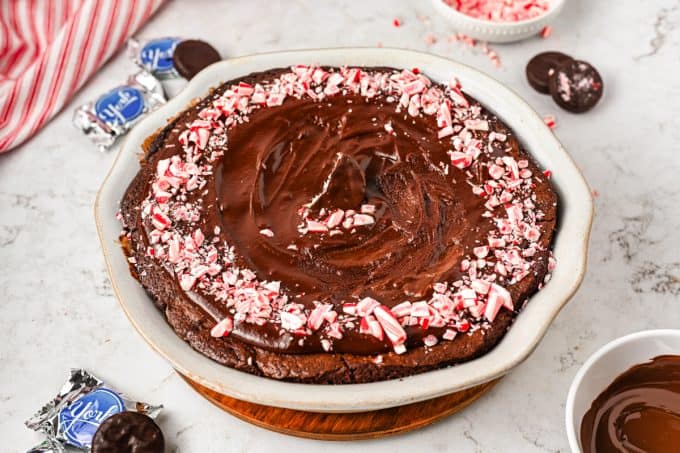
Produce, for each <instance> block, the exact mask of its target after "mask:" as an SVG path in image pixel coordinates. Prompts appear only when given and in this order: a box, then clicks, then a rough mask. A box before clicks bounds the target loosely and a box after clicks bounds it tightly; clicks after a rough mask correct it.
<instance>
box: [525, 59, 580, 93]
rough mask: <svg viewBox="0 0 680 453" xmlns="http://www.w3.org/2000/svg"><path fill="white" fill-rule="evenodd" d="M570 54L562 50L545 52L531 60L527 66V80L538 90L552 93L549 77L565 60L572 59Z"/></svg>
mask: <svg viewBox="0 0 680 453" xmlns="http://www.w3.org/2000/svg"><path fill="white" fill-rule="evenodd" d="M571 60H572V58H571V57H570V56H569V55H566V54H563V53H561V52H543V53H539V54H538V55H536V56H535V57H534V58H532V59H531V60H529V63H528V64H527V68H526V74H527V80H528V81H529V85H531V86H532V87H533V88H534V89H535V90H536V91H538V92H540V93H544V94H550V88H549V86H548V79H549V76H550V73H551V71H553V70H554V69H555V68H556V67H557V66H559V65H560V64H562V63H564V62H565V61H571Z"/></svg>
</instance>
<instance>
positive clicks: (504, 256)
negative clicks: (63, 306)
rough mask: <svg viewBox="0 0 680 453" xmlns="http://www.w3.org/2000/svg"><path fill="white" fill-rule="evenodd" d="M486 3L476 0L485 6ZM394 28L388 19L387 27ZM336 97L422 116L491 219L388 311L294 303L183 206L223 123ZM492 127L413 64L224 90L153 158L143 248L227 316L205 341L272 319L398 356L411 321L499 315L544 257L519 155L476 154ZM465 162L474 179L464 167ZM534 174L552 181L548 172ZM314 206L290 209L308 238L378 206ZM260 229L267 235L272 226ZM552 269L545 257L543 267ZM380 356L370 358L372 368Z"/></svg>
mask: <svg viewBox="0 0 680 453" xmlns="http://www.w3.org/2000/svg"><path fill="white" fill-rule="evenodd" d="M463 3H464V4H465V5H468V6H469V5H471V4H472V3H475V4H478V3H479V2H462V3H461V5H462V4H463ZM493 3H494V2H481V4H483V5H487V6H488V5H489V4H493ZM504 3H507V2H504ZM524 3H526V2H524ZM531 3H537V4H540V3H541V2H531ZM531 9H533V7H532V8H531ZM504 14H505V13H504ZM508 14H510V13H508ZM400 24H401V22H398V20H397V19H395V26H399V25H400ZM343 93H359V94H361V95H362V96H364V97H365V98H366V99H371V98H375V97H377V96H384V97H385V98H386V99H389V98H392V99H394V102H395V104H396V106H395V108H396V109H397V111H398V112H400V113H403V114H404V115H410V116H412V117H426V118H427V117H429V118H431V121H432V122H433V125H435V124H436V127H437V135H438V137H439V139H441V140H447V141H448V143H450V146H451V150H450V151H449V157H450V160H451V162H446V163H443V164H446V165H447V166H448V165H449V164H450V165H452V166H453V167H455V168H457V169H459V170H460V173H461V175H462V177H463V178H466V180H467V182H468V184H469V185H470V187H471V191H472V193H473V194H475V195H476V196H478V197H480V199H481V200H482V201H483V206H484V209H485V211H484V213H483V217H486V218H488V219H489V222H490V223H491V224H492V225H493V226H494V228H492V230H491V231H490V232H489V234H488V237H487V238H485V242H484V243H481V244H479V245H478V246H477V247H474V249H473V250H471V251H470V253H469V254H467V255H466V256H465V257H464V259H463V260H462V262H461V263H460V270H461V272H462V273H463V275H462V277H461V278H460V279H459V280H456V281H449V282H436V283H434V284H433V286H432V290H433V291H432V294H431V295H430V296H429V297H424V298H422V299H421V300H411V301H403V302H401V303H399V304H397V305H395V306H394V307H392V308H390V307H388V306H386V305H384V304H383V303H381V301H379V300H376V299H373V298H371V297H361V298H357V299H355V300H348V301H344V302H343V303H342V304H341V305H339V306H337V305H334V304H330V303H326V302H324V301H315V302H314V304H313V306H306V305H304V304H300V303H296V302H294V301H295V297H293V295H291V294H288V292H287V291H286V289H284V288H282V287H281V283H280V282H278V281H267V280H262V279H260V278H259V277H258V276H257V275H256V274H255V272H253V271H252V270H250V269H248V268H245V267H239V266H237V264H236V255H235V253H236V252H235V250H234V247H233V246H231V245H229V244H228V243H227V242H225V241H224V239H223V238H221V237H220V233H221V231H220V228H219V227H214V229H212V231H204V230H203V229H201V212H202V209H203V206H204V205H203V201H202V198H201V197H198V198H197V199H196V201H191V202H190V201H187V200H188V199H189V197H188V195H189V194H191V193H199V191H202V190H204V187H205V185H206V184H207V182H208V177H209V176H210V175H212V172H213V169H214V168H215V164H216V163H217V162H218V160H219V159H220V158H221V157H222V156H223V155H224V150H225V148H226V145H227V143H228V131H229V129H230V128H231V127H234V126H235V125H237V124H241V123H243V122H246V121H248V117H249V115H250V114H252V113H253V112H254V111H256V110H258V109H263V108H267V107H273V106H278V105H282V104H283V103H284V102H285V101H286V99H289V98H297V99H301V98H306V97H308V98H311V99H312V100H314V101H317V102H319V101H321V100H323V99H325V98H327V97H331V96H339V95H343ZM391 129H392V127H391V124H390V123H387V124H386V125H385V130H386V131H387V132H390V133H391V132H393V131H392V130H391ZM490 129H491V128H490V124H489V121H488V117H487V116H486V114H484V113H483V112H482V109H481V107H480V106H479V105H472V104H471V103H470V101H469V100H468V99H467V97H466V96H465V95H464V94H463V92H462V91H461V86H460V83H459V82H458V80H457V79H455V78H453V79H452V80H451V81H450V82H449V84H448V85H447V86H440V85H436V84H434V83H433V82H432V81H431V80H430V79H428V78H427V77H426V76H425V75H423V74H422V73H421V72H420V70H418V69H417V68H414V69H413V70H403V71H396V70H379V71H373V70H365V69H363V68H351V67H343V68H340V69H324V68H321V67H318V66H307V65H296V66H293V67H291V68H290V71H286V72H284V73H282V74H280V75H279V76H278V77H276V78H274V79H273V80H271V81H268V82H264V83H257V84H254V85H250V84H248V83H245V82H241V83H239V84H238V85H232V86H231V87H229V88H228V89H227V90H225V91H224V92H223V93H221V94H220V95H219V96H215V97H214V98H212V101H211V104H210V105H209V106H208V107H205V108H204V109H203V110H201V111H200V112H199V114H198V119H196V120H194V121H193V122H191V123H190V124H187V125H186V128H185V129H184V130H183V131H181V133H180V135H179V142H180V144H181V146H182V151H181V153H180V154H177V155H173V156H172V157H169V158H166V159H161V160H158V161H157V162H156V169H155V170H156V171H155V176H154V178H153V181H152V184H151V188H150V191H149V194H148V196H147V197H146V198H145V200H144V201H143V203H142V205H141V215H142V221H143V222H144V226H145V229H146V232H147V235H148V239H149V243H150V245H149V246H148V247H145V250H146V255H147V256H148V257H150V258H152V259H154V260H156V261H158V262H160V263H161V264H163V265H164V266H165V267H166V268H167V269H168V270H169V271H171V272H172V273H173V274H174V275H175V277H176V279H177V280H178V282H179V284H180V286H181V288H182V289H183V290H184V291H188V292H189V291H194V292H200V293H204V294H206V295H209V296H211V297H212V298H214V300H215V301H216V302H217V303H221V304H223V306H224V308H225V309H226V311H227V312H228V315H227V316H226V317H223V318H221V319H216V324H215V326H214V327H213V328H212V330H211V332H210V334H211V335H212V336H213V337H217V338H220V337H225V336H228V335H229V334H230V333H231V332H232V330H233V329H234V326H235V325H236V324H238V323H249V324H255V325H260V326H261V325H265V324H275V325H277V326H279V327H280V331H281V332H287V333H289V334H290V335H293V336H295V337H296V338H298V343H299V344H302V343H304V341H305V338H306V337H307V336H309V335H312V334H314V333H316V334H318V335H320V336H321V340H320V345H321V348H322V349H323V350H324V351H332V350H333V345H334V342H335V341H339V340H342V338H343V337H344V335H345V333H346V332H347V331H349V330H355V331H356V330H358V331H359V332H360V333H362V334H365V335H370V336H372V337H375V338H377V339H379V340H381V341H387V342H389V343H390V344H391V345H392V348H393V350H394V352H395V353H398V354H402V353H404V352H406V343H407V341H406V340H407V329H406V328H407V327H410V326H419V327H420V328H421V329H423V330H428V329H430V328H436V329H442V330H441V331H443V334H440V335H439V336H437V335H435V334H434V333H428V334H427V335H425V336H424V337H423V340H422V342H423V344H425V345H426V346H428V347H433V346H435V345H436V344H438V343H439V342H440V341H442V340H443V341H453V340H454V339H455V338H456V337H457V335H459V334H465V333H472V332H474V331H477V330H479V329H481V328H485V327H488V326H489V325H490V324H491V323H493V322H494V320H495V319H496V317H497V316H498V313H499V312H500V311H501V310H508V311H513V310H515V307H516V305H520V302H522V301H513V300H512V296H511V292H510V290H509V287H510V286H512V285H514V284H516V283H518V282H520V281H521V280H522V279H524V278H525V277H526V276H527V275H529V274H530V273H531V272H532V270H533V269H532V266H533V265H534V263H535V261H534V258H533V257H534V256H535V255H536V254H537V253H539V252H545V250H544V248H543V246H542V245H541V241H540V239H541V237H542V236H543V233H544V232H543V231H542V227H541V223H540V221H541V219H542V216H543V213H542V212H541V211H540V210H538V209H537V208H536V204H535V202H536V196H535V193H534V192H533V187H534V184H535V182H534V178H535V175H533V174H532V171H530V169H529V162H528V161H527V160H516V159H515V158H513V157H511V156H510V155H504V156H502V157H496V158H493V159H490V160H488V161H481V160H479V157H480V156H482V155H483V154H484V155H486V156H490V155H491V154H490V153H491V144H492V143H496V144H499V143H500V144H502V143H504V142H506V140H507V137H506V135H505V134H503V133H500V132H496V131H490ZM480 134H481V135H486V137H487V140H488V143H484V142H483V141H482V140H480V138H479V137H480ZM473 165H475V167H474V168H477V170H478V171H476V172H477V173H480V176H475V175H474V174H473V172H472V171H471V170H470V167H472V166H473ZM447 168H448V167H447ZM447 174H448V172H447ZM543 175H544V176H545V177H549V176H550V174H549V172H548V171H547V170H546V171H545V172H544V173H543ZM456 177H458V176H456ZM479 178H481V182H480V179H479ZM191 199H194V198H191ZM322 211H323V212H319V213H312V211H311V204H309V205H306V206H303V207H302V208H301V209H300V210H299V212H298V214H299V215H300V223H299V225H298V232H299V233H300V234H301V235H311V234H317V235H318V238H319V240H324V238H326V236H328V237H330V236H334V235H341V234H355V232H356V231H359V230H358V229H361V228H366V229H370V228H375V227H376V225H378V224H379V222H380V220H381V219H380V217H379V216H380V214H379V213H380V212H382V211H381V207H380V206H376V205H374V204H370V203H366V204H362V205H360V206H356V208H354V210H342V209H331V210H328V211H324V210H322ZM122 220H123V219H121V221H122ZM259 233H260V234H261V235H262V236H265V237H269V238H271V237H274V231H273V230H272V229H270V228H263V229H261V230H260V231H259ZM297 249H298V247H297V246H296V245H295V244H289V245H288V246H287V250H291V251H297ZM554 268H555V261H554V259H553V258H552V256H550V258H549V263H548V269H549V272H552V271H553V269H554ZM547 279H549V277H547V278H546V280H547ZM381 360H382V357H381V356H376V362H377V363H379V361H381Z"/></svg>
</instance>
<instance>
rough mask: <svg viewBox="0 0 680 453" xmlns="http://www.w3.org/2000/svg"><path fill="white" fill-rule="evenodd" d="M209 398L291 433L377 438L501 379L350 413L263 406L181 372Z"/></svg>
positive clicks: (439, 414) (463, 403) (452, 408)
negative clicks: (433, 395)
mask: <svg viewBox="0 0 680 453" xmlns="http://www.w3.org/2000/svg"><path fill="white" fill-rule="evenodd" d="M180 376H182V378H183V379H184V380H185V381H186V382H187V383H188V384H189V385H190V386H191V387H192V388H193V389H194V390H196V391H197V392H198V393H200V394H201V395H202V396H203V397H205V398H206V399H207V400H208V401H210V402H211V403H213V404H215V405H216V406H218V407H220V408H221V409H223V410H225V411H227V412H229V413H230V414H231V415H233V416H235V417H238V418H240V419H241V420H244V421H246V422H248V423H251V424H253V425H256V426H259V427H261V428H265V429H269V430H271V431H276V432H279V433H283V434H288V435H291V436H298V437H304V438H308V439H319V440H358V439H375V438H379V437H384V436H391V435H394V434H399V433H405V432H407V431H412V430H415V429H418V428H422V427H424V426H427V425H430V424H432V423H434V422H436V421H438V420H441V419H443V418H445V417H448V416H449V415H452V414H455V413H456V412H459V411H461V410H463V409H465V408H466V407H467V406H469V405H470V404H472V403H473V402H475V401H476V400H477V399H478V398H480V397H481V396H482V395H484V394H485V393H486V392H488V391H489V390H491V389H492V388H493V386H494V385H496V383H498V381H499V380H500V378H499V379H496V380H495V381H491V382H487V383H486V384H482V385H479V386H477V387H472V388H470V389H467V390H462V391H460V392H456V393H453V394H451V395H446V396H441V397H439V398H435V399H432V400H428V401H422V402H420V403H413V404H408V405H406V406H400V407H393V408H389V409H381V410H377V411H370V412H356V413H349V414H328V413H319V412H304V411H297V410H292V409H282V408H278V407H270V406H263V405H260V404H253V403H249V402H246V401H241V400H237V399H235V398H231V397H229V396H226V395H222V394H221V393H217V392H215V391H214V390H211V389H209V388H207V387H204V386H203V385H201V384H199V383H197V382H195V381H192V380H191V379H189V378H188V377H186V376H184V375H182V374H180Z"/></svg>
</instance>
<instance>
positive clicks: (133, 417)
mask: <svg viewBox="0 0 680 453" xmlns="http://www.w3.org/2000/svg"><path fill="white" fill-rule="evenodd" d="M164 449H165V441H164V439H163V433H162V432H161V429H160V428H159V427H158V425H156V423H155V422H154V421H153V420H152V419H151V418H150V417H148V416H146V415H144V414H140V413H139V412H129V411H128V412H121V413H119V414H115V415H112V416H111V417H109V418H107V419H106V420H105V421H104V423H102V424H101V425H100V426H99V429H98V430H97V432H96V433H95V435H94V438H93V439H92V453H163V450H164Z"/></svg>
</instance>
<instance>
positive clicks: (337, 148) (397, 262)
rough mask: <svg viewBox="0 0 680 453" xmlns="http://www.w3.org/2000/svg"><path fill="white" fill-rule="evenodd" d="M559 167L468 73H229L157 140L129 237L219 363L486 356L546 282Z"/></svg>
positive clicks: (300, 368) (358, 377)
mask: <svg viewBox="0 0 680 453" xmlns="http://www.w3.org/2000/svg"><path fill="white" fill-rule="evenodd" d="M549 176H550V175H549V172H548V171H545V172H544V171H542V170H541V169H539V168H538V166H537V165H536V163H535V162H534V161H533V160H532V159H531V157H530V156H529V155H528V154H527V153H526V151H525V150H524V149H523V147H522V145H521V144H520V143H519V141H518V140H517V137H515V135H514V134H513V132H512V131H511V130H510V129H509V128H508V127H507V126H506V125H505V124H503V122H502V121H501V120H500V119H499V118H497V117H496V116H494V115H493V114H492V113H490V112H489V111H488V110H486V109H485V108H484V107H483V106H481V105H480V104H479V103H478V102H476V101H475V100H474V99H472V98H470V97H469V96H467V95H465V94H464V92H463V91H462V90H461V87H460V85H459V84H458V83H457V82H456V81H455V79H453V80H452V81H451V82H450V83H449V84H436V83H433V82H431V81H430V80H429V79H428V78H427V77H425V76H424V75H423V74H421V73H420V71H418V70H417V69H414V70H412V71H409V70H397V69H391V68H321V67H314V66H301V65H298V66H294V67H292V68H281V69H273V70H270V71H266V72H261V73H255V74H250V75H248V76H246V77H242V78H239V79H236V80H232V81H229V82H226V83H224V84H222V85H221V86H219V87H218V88H216V89H214V90H213V91H212V92H211V93H209V94H208V95H207V96H206V97H205V98H203V99H201V100H199V101H197V102H196V103H195V104H194V105H192V106H190V107H188V108H187V109H186V110H184V111H183V112H180V113H179V114H178V115H177V116H176V117H175V118H173V119H172V120H170V121H169V123H168V125H167V126H166V127H164V128H162V129H161V130H159V131H157V132H156V133H155V134H154V135H153V136H152V137H149V139H148V140H147V142H146V143H145V146H144V157H143V159H142V160H141V169H140V171H139V173H138V174H137V175H136V177H135V178H134V179H133V181H132V182H131V184H130V186H129V187H128V189H127V191H126V193H125V196H124V197H123V199H122V201H121V220H122V222H123V225H124V234H123V236H122V237H121V240H122V244H123V249H124V251H125V253H126V254H127V256H128V257H129V261H130V263H131V264H130V268H131V271H132V273H133V275H135V277H136V278H137V279H138V280H139V281H140V283H141V284H142V285H143V287H144V288H145V289H146V290H147V292H148V293H149V295H150V296H151V298H152V300H153V301H154V302H155V304H156V305H157V307H158V308H159V309H160V310H162V311H163V313H164V314H165V316H166V318H167V320H168V322H169V324H170V325H171V326H172V328H173V329H174V330H175V331H176V332H177V334H178V335H179V336H180V337H181V338H182V339H184V340H185V341H187V342H188V343H189V344H190V345H191V346H192V347H193V348H195V349H196V350H197V351H199V352H201V353H203V354H204V355H206V356H208V357H210V358H211V359H213V360H215V361H217V362H220V363H222V364H224V365H227V366H229V367H232V368H235V369H238V370H242V371H245V372H248V373H252V374H256V375H261V376H266V377H270V378H274V379H281V380H287V381H294V382H308V383H324V384H326V383H327V384H340V383H360V382H372V381H378V380H385V379H393V378H399V377H404V376H409V375H412V374H416V373H420V372H423V371H427V370H432V369H437V368H441V367H445V366H449V365H453V364H456V363H460V362H463V361H467V360H471V359H473V358H475V357H479V356H480V355H482V354H484V353H486V352H487V351H489V350H490V349H491V348H492V347H493V346H494V345H496V344H497V343H498V342H499V341H500V339H501V338H502V337H503V335H504V334H505V332H506V331H507V329H508V328H509V327H510V325H511V324H512V321H513V320H514V318H515V316H516V315H517V313H518V312H519V310H520V309H521V307H522V306H523V304H524V303H525V302H526V301H527V299H528V298H529V297H530V296H531V295H532V294H534V293H535V292H536V291H537V290H538V289H539V288H540V287H541V285H543V283H544V282H545V281H547V279H548V277H549V272H550V270H551V269H552V266H553V265H554V262H553V260H552V258H551V256H550V245H551V241H552V238H553V234H554V231H555V222H556V205H557V197H556V194H555V192H554V190H553V188H552V186H551V184H550V182H549Z"/></svg>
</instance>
